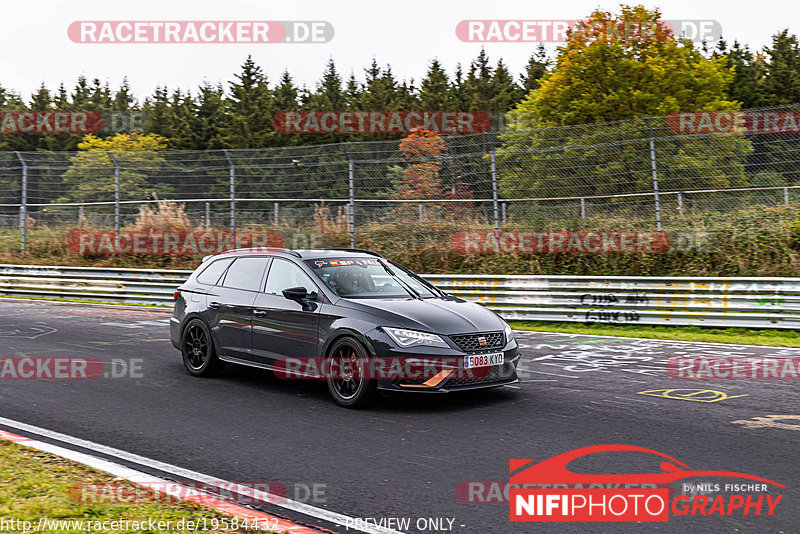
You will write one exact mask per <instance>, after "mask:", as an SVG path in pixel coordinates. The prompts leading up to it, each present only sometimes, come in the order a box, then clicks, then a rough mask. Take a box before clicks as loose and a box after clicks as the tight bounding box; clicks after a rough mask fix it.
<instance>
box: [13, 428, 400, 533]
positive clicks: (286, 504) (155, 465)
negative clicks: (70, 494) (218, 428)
mask: <svg viewBox="0 0 800 534" xmlns="http://www.w3.org/2000/svg"><path fill="white" fill-rule="evenodd" d="M0 424H2V425H5V426H8V427H12V428H14V429H18V430H23V431H26V432H31V433H34V434H37V435H39V436H44V437H47V438H51V439H55V440H58V441H61V442H63V443H67V444H70V445H74V446H76V447H81V448H83V449H87V450H91V451H94V452H98V453H101V454H105V455H108V456H113V457H115V458H119V459H120V460H125V461H127V462H131V463H134V464H138V465H141V466H145V467H150V468H152V469H157V470H159V471H162V472H164V473H169V474H171V475H174V476H177V477H181V478H186V479H189V480H193V481H196V482H204V483H206V484H209V485H212V486H216V487H218V488H221V489H224V488H230V487H231V486H232V484H233V483H232V482H229V481H226V480H222V479H220V478H216V477H212V476H210V475H205V474H203V473H198V472H197V471H192V470H190V469H184V468H182V467H178V466H176V465H172V464H168V463H164V462H160V461H158V460H153V459H151V458H146V457H144V456H139V455H138V454H134V453H131V452H127V451H123V450H120V449H115V448H114V447H109V446H107V445H101V444H99V443H94V442H92V441H88V440H85V439H81V438H76V437H73V436H68V435H67V434H62V433H60V432H55V431H53V430H47V429H46V428H40V427H37V426H34V425H29V424H27V423H22V422H20V421H14V420H13V419H7V418H5V417H0ZM31 442H35V440H31ZM27 443H30V442H25V444H27ZM36 443H40V442H36ZM41 445H42V446H44V447H48V449H47V450H46V449H41V450H46V452H52V451H54V450H56V449H59V450H61V451H63V452H64V453H65V454H70V456H65V457H66V458H68V459H70V460H75V461H77V462H80V463H83V464H86V465H88V466H90V467H94V468H95V469H100V470H101V471H106V472H109V473H112V474H115V473H114V472H113V471H111V470H112V469H113V470H115V471H118V472H121V471H119V470H122V469H129V468H127V467H125V466H123V465H120V464H116V463H113V462H110V461H108V460H104V459H101V458H96V457H94V456H90V455H88V454H84V453H81V452H77V451H72V450H70V449H65V448H63V447H58V446H56V445H50V444H48V443H41ZM53 454H57V455H62V454H61V453H60V452H53ZM76 458H82V459H80V460H78V459H76ZM89 462H91V463H89ZM130 471H132V472H133V473H130V474H131V476H135V477H136V478H137V479H136V480H134V479H130V478H129V479H128V480H131V482H137V480H142V479H141V478H139V477H138V475H135V473H139V472H138V471H134V470H130ZM141 475H143V476H146V477H149V479H148V480H150V481H153V477H152V476H150V475H147V474H145V473H141ZM116 476H122V475H116ZM123 478H128V477H125V476H123ZM239 493H240V494H242V495H245V496H247V497H251V498H253V499H257V500H259V501H262V502H269V503H276V504H275V506H279V507H281V508H285V509H287V510H292V511H294V512H298V513H301V514H304V515H307V516H309V517H315V518H317V519H322V520H324V521H329V522H331V523H335V524H337V525H342V526H344V525H355V524H356V521H355V518H353V517H350V516H347V515H344V514H340V513H337V512H333V511H330V510H326V509H324V508H318V507H316V506H312V505H310V504H306V503H302V502H298V501H294V500H291V499H287V498H285V497H283V496H279V495H273V494H271V493H268V492H265V491H259V490H255V489H253V488H249V487H242V488H241V491H240V492H239ZM259 513H263V512H259ZM361 523H363V522H359V523H358V524H359V527H360V528H356V527H354V526H351V529H352V530H358V531H360V532H366V533H367V534H402V533H400V532H399V531H397V530H392V529H388V528H384V527H380V526H378V525H371V524H363V525H362V524H361ZM279 530H280V529H279Z"/></svg>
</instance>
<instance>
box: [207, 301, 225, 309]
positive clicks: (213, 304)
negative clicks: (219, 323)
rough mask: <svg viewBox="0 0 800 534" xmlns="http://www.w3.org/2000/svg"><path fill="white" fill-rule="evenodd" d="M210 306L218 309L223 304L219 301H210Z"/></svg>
mask: <svg viewBox="0 0 800 534" xmlns="http://www.w3.org/2000/svg"><path fill="white" fill-rule="evenodd" d="M208 307H209V308H212V309H214V310H216V309H219V308H221V307H222V304H220V303H219V302H209V303H208Z"/></svg>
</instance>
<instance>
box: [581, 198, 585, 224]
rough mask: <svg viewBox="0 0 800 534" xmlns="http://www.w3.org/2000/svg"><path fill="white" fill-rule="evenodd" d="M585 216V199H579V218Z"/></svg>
mask: <svg viewBox="0 0 800 534" xmlns="http://www.w3.org/2000/svg"><path fill="white" fill-rule="evenodd" d="M585 218H586V199H585V198H582V199H581V219H585Z"/></svg>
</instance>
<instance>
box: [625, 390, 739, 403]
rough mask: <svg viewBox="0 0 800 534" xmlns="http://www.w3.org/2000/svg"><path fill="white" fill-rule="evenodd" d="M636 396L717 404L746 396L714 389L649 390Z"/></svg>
mask: <svg viewBox="0 0 800 534" xmlns="http://www.w3.org/2000/svg"><path fill="white" fill-rule="evenodd" d="M636 394H637V395H649V396H651V397H663V398H665V399H675V400H685V401H693V402H719V401H724V400H728V399H736V398H739V397H747V396H748V395H747V394H746V393H745V394H742V395H728V394H727V393H724V392H722V391H717V390H714V389H650V390H647V391H639V392H637V393H636Z"/></svg>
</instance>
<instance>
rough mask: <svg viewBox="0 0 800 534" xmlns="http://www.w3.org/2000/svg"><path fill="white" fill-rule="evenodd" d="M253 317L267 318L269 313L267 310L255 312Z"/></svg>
mask: <svg viewBox="0 0 800 534" xmlns="http://www.w3.org/2000/svg"><path fill="white" fill-rule="evenodd" d="M253 315H254V316H256V317H266V316H267V311H266V310H253Z"/></svg>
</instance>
